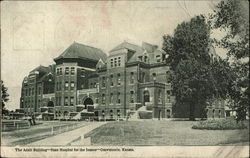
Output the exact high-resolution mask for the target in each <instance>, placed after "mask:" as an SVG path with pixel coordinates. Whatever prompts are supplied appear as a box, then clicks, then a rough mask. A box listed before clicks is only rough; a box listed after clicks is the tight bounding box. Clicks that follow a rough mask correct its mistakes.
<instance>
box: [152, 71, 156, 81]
mask: <svg viewBox="0 0 250 158" xmlns="http://www.w3.org/2000/svg"><path fill="white" fill-rule="evenodd" d="M152 75H153V80H154V81H155V80H156V73H153V74H152Z"/></svg>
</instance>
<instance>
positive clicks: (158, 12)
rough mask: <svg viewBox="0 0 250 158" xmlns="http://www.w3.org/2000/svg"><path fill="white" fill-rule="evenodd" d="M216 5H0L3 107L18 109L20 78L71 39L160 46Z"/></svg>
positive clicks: (104, 45) (50, 59)
mask: <svg viewBox="0 0 250 158" xmlns="http://www.w3.org/2000/svg"><path fill="white" fill-rule="evenodd" d="M217 2H218V1H209V0H207V1H190V0H189V1H154V2H149V1H146V2H140V1H136V2H129V1H121V2H117V1H112V2H101V1H95V2H80V1H75V2H66V1H62V2H59V1H58V2H52V1H49V2H30V1H29V2H21V1H18V2H10V1H9V2H7V1H3V2H1V25H2V26H1V78H2V80H3V81H4V83H5V85H6V86H7V87H8V91H9V94H10V101H9V102H8V104H7V108H8V109H16V108H18V107H19V98H20V92H21V84H22V80H23V78H24V77H25V76H26V75H28V73H29V71H31V70H32V69H34V68H35V67H37V66H39V65H44V66H47V65H49V64H53V63H54V62H53V58H55V57H57V56H58V55H60V54H61V53H62V51H63V50H64V49H66V48H67V47H68V46H69V45H70V44H71V43H73V42H74V41H76V42H79V43H83V44H86V45H90V46H93V47H97V48H100V49H102V50H103V51H104V52H105V53H108V51H109V50H111V49H112V48H113V47H115V46H116V45H118V44H120V43H121V42H123V41H128V42H131V43H134V44H138V45H140V44H141V43H142V41H145V42H149V43H152V44H156V45H159V47H162V42H163V41H162V36H163V35H164V34H172V33H173V30H174V29H175V27H176V26H177V24H179V23H181V22H182V21H187V20H189V19H190V18H191V17H193V16H195V15H199V14H205V15H207V14H208V13H209V12H212V10H213V7H214V4H216V3H217ZM217 53H218V54H219V55H220V52H217Z"/></svg>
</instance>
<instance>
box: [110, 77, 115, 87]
mask: <svg viewBox="0 0 250 158" xmlns="http://www.w3.org/2000/svg"><path fill="white" fill-rule="evenodd" d="M110 86H114V82H113V75H110Z"/></svg>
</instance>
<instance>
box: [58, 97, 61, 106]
mask: <svg viewBox="0 0 250 158" xmlns="http://www.w3.org/2000/svg"><path fill="white" fill-rule="evenodd" d="M58 100H59V106H61V103H62V97H59V99H58Z"/></svg>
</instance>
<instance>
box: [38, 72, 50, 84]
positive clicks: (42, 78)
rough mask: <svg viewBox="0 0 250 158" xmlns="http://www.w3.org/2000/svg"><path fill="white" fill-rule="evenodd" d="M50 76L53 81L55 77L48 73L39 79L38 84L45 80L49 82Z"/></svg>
mask: <svg viewBox="0 0 250 158" xmlns="http://www.w3.org/2000/svg"><path fill="white" fill-rule="evenodd" d="M49 75H51V78H52V79H53V78H54V76H53V74H52V73H51V72H48V73H46V74H44V75H43V76H41V77H40V78H39V79H38V82H41V81H44V80H47V79H48V78H49Z"/></svg>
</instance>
